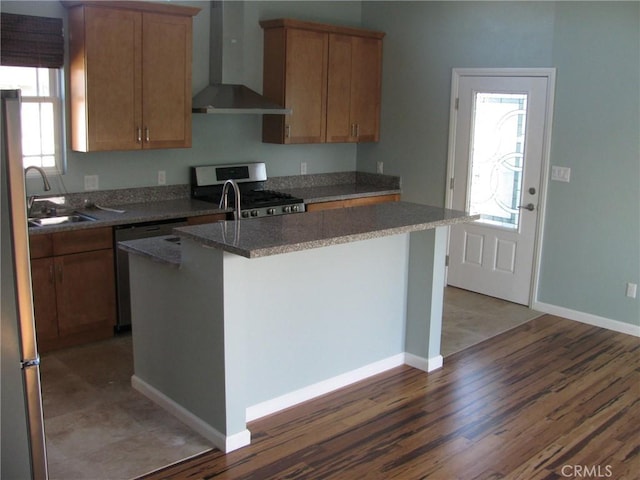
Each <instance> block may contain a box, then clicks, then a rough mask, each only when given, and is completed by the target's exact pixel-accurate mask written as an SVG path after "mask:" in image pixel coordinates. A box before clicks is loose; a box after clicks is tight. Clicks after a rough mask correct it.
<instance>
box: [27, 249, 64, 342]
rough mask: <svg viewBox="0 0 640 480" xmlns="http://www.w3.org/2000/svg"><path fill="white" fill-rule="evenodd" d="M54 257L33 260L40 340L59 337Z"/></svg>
mask: <svg viewBox="0 0 640 480" xmlns="http://www.w3.org/2000/svg"><path fill="white" fill-rule="evenodd" d="M53 267H54V264H53V258H37V259H32V260H31V285H32V289H33V311H34V314H35V324H36V336H37V340H38V342H45V343H46V342H47V341H48V340H55V339H56V338H58V315H57V313H56V286H55V281H54V278H55V277H54V269H53Z"/></svg>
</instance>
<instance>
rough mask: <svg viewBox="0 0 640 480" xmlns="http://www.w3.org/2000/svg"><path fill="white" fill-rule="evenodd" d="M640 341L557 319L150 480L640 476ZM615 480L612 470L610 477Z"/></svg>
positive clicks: (304, 413)
mask: <svg viewBox="0 0 640 480" xmlns="http://www.w3.org/2000/svg"><path fill="white" fill-rule="evenodd" d="M639 388H640V340H639V339H638V338H636V337H631V336H628V335H623V334H619V333H615V332H610V331H606V330H602V329H599V328H596V327H592V326H589V325H584V324H580V323H576V322H572V321H569V320H565V319H562V318H559V317H555V316H551V315H545V316H542V317H540V318H538V319H535V320H532V321H530V322H528V323H526V324H524V325H521V326H520V327H517V328H515V329H513V330H511V331H508V332H506V333H503V334H501V335H499V336H498V337H495V338H493V339H490V340H488V341H485V342H483V343H481V344H478V345H475V346H473V347H471V348H469V349H467V350H464V351H462V352H458V353H456V354H454V355H452V356H451V357H448V358H447V359H446V361H445V365H444V367H443V368H442V369H440V370H438V371H435V372H431V373H428V374H427V373H424V372H422V371H418V370H415V369H412V368H410V367H399V368H396V369H393V370H391V371H388V372H385V373H384V374H381V375H377V376H375V377H372V378H370V379H367V380H365V381H363V382H359V383H357V384H355V385H352V386H349V387H347V388H345V389H342V390H339V391H337V392H333V393H330V394H328V395H325V396H323V397H321V398H318V399H315V400H312V401H310V402H306V403H304V404H302V405H299V406H296V407H293V408H291V409H288V410H286V411H283V412H279V413H277V414H274V415H271V416H269V417H266V418H264V419H260V420H257V421H255V422H251V423H250V424H249V429H250V430H251V432H252V445H250V446H248V447H245V448H243V449H240V450H238V451H235V452H232V453H230V454H227V455H224V454H222V453H220V452H218V451H211V452H207V453H204V454H202V455H200V456H198V457H195V458H193V459H190V460H188V461H186V462H183V463H181V464H178V465H174V466H171V467H168V468H165V469H162V470H159V471H157V472H153V473H151V474H149V475H147V476H144V477H140V478H141V479H144V480H160V479H166V480H175V479H184V480H195V479H207V480H210V479H216V480H221V479H234V480H250V479H251V480H253V479H255V480H267V479H278V480H279V479H285V478H291V479H298V480H304V479H309V480H317V479H327V480H329V479H331V480H351V479H371V480H392V479H399V480H413V479H429V480H439V479H443V480H452V479H462V480H470V479H476V478H477V479H482V480H487V479H494V478H495V479H498V478H508V479H523V480H534V479H552V478H566V475H565V477H563V476H562V469H563V468H572V466H575V465H577V466H578V468H583V467H584V468H596V467H598V468H601V469H604V468H605V467H608V468H610V469H611V470H612V476H611V477H610V478H616V479H637V478H638V476H637V472H638V471H640V438H639V433H638V425H639V424H640V391H639ZM602 472H603V473H606V471H605V470H602Z"/></svg>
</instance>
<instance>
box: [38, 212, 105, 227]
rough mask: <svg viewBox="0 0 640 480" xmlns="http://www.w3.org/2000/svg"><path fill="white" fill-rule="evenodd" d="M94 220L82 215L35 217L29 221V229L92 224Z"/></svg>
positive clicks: (76, 213) (75, 213)
mask: <svg viewBox="0 0 640 480" xmlns="http://www.w3.org/2000/svg"><path fill="white" fill-rule="evenodd" d="M93 221H95V218H93V217H91V216H89V215H85V214H84V213H78V212H74V213H70V214H68V215H55V216H51V217H37V218H30V219H29V226H31V227H46V226H51V225H66V224H68V223H78V222H93Z"/></svg>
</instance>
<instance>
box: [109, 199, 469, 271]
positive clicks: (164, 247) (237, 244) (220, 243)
mask: <svg viewBox="0 0 640 480" xmlns="http://www.w3.org/2000/svg"><path fill="white" fill-rule="evenodd" d="M476 218H477V216H473V215H468V214H467V213H465V212H461V211H457V210H449V209H446V208H440V207H433V206H428V205H420V204H416V203H409V202H388V203H382V204H377V205H371V206H364V207H355V208H343V209H336V210H325V211H319V212H307V213H303V214H295V215H280V216H277V217H268V218H257V219H246V220H240V221H221V222H217V223H211V224H205V225H195V226H190V227H180V228H176V229H175V230H174V232H175V233H176V235H178V236H180V237H183V238H188V239H192V240H194V241H196V242H198V243H200V244H201V245H204V246H208V247H212V248H217V249H221V250H224V251H227V252H230V253H234V254H236V255H240V256H243V257H246V258H257V257H265V256H269V255H278V254H282V253H290V252H295V251H300V250H308V249H311V248H320V247H326V246H330V245H337V244H341V243H348V242H355V241H359V240H366V239H371V238H377V237H383V236H388V235H398V234H403V233H410V232H415V231H419V230H427V229H431V228H436V227H441V226H447V225H453V224H456V223H461V222H468V221H472V220H474V219H476ZM156 244H157V245H156ZM121 245H122V246H123V247H124V248H125V250H127V251H129V252H131V253H136V254H141V255H146V256H150V257H155V259H156V260H158V261H166V262H167V263H171V264H174V265H175V264H176V263H177V261H176V260H177V258H176V253H178V251H179V249H180V245H179V244H176V243H173V242H167V241H166V239H165V238H157V239H145V240H144V241H141V240H132V241H129V242H125V243H124V244H121ZM172 249H174V250H176V251H174V250H172ZM169 251H171V252H170V254H168V253H167V252H169ZM163 257H165V258H163Z"/></svg>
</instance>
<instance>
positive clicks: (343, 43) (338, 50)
mask: <svg viewBox="0 0 640 480" xmlns="http://www.w3.org/2000/svg"><path fill="white" fill-rule="evenodd" d="M351 39H352V37H351V36H349V35H338V34H331V35H329V69H328V76H327V142H329V143H331V142H355V141H356V137H355V127H354V125H353V123H352V120H351V70H352V69H351V57H352V50H353V49H352V41H351Z"/></svg>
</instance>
